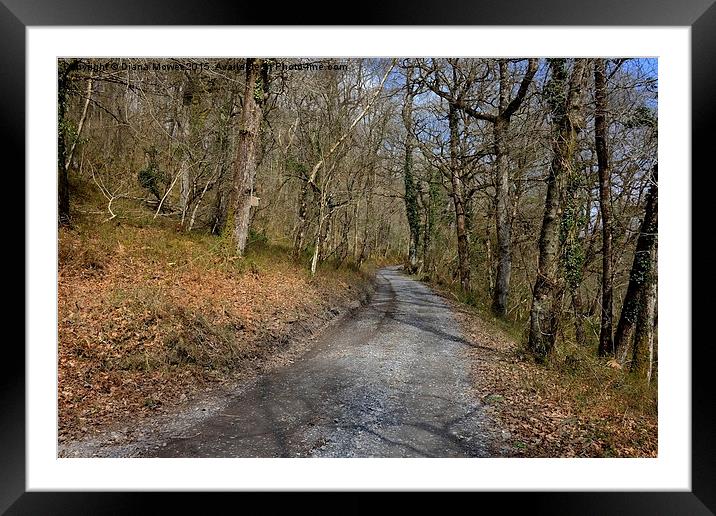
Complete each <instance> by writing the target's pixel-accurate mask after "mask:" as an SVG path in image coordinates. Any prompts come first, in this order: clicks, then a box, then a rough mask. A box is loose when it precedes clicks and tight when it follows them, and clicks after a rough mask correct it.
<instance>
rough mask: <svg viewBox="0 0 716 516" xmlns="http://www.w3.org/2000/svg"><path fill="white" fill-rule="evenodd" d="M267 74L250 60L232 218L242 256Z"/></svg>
mask: <svg viewBox="0 0 716 516" xmlns="http://www.w3.org/2000/svg"><path fill="white" fill-rule="evenodd" d="M262 72H263V73H262ZM265 72H266V68H265V67H264V63H263V60H262V59H257V58H247V59H246V89H245V92H244V106H243V111H242V112H241V122H240V129H239V142H238V152H237V157H236V168H235V170H234V190H233V201H234V202H233V213H232V217H229V219H230V220H231V219H232V218H233V220H231V222H232V226H233V227H232V230H233V235H232V236H233V245H234V248H235V249H236V253H237V254H238V255H240V256H241V255H243V254H244V251H245V249H246V240H247V239H248V235H249V217H250V213H251V195H252V192H253V188H254V179H255V177H256V167H257V164H258V151H259V140H260V137H261V121H262V119H263V103H264V98H265V95H266V91H267V89H268V85H267V84H266V81H267V79H268V77H267V74H266V73H265Z"/></svg>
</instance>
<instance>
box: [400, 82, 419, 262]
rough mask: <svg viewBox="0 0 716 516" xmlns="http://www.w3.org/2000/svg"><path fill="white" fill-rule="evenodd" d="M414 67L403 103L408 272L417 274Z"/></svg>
mask: <svg viewBox="0 0 716 516" xmlns="http://www.w3.org/2000/svg"><path fill="white" fill-rule="evenodd" d="M412 73H413V70H412V68H408V70H407V71H406V80H405V88H406V93H405V101H404V104H403V124H404V125H405V165H404V167H403V176H404V181H405V212H406V215H407V218H408V228H409V232H410V240H409V243H408V272H410V273H411V274H415V272H416V271H417V270H418V248H419V246H420V213H419V209H418V193H417V186H416V184H415V177H414V175H413V150H414V149H415V134H414V132H413V127H412V126H413V91H412V87H413V85H412V77H411V75H412Z"/></svg>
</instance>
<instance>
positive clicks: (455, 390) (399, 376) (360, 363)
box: [93, 268, 500, 457]
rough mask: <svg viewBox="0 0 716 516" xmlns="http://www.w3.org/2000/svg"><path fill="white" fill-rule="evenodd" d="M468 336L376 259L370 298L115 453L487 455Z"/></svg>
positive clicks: (438, 302) (436, 302) (490, 446)
mask: <svg viewBox="0 0 716 516" xmlns="http://www.w3.org/2000/svg"><path fill="white" fill-rule="evenodd" d="M470 346H471V344H470V342H469V341H467V340H465V339H464V338H463V336H462V335H461V332H460V329H459V326H458V323H457V322H456V320H455V318H454V317H453V314H452V312H451V311H450V309H449V307H448V306H447V304H446V303H445V302H444V301H443V300H442V299H441V298H440V297H438V296H437V295H435V294H434V293H433V292H432V291H431V290H430V289H429V288H428V287H427V286H425V285H423V284H421V283H419V282H417V281H414V280H412V279H410V278H408V277H406V276H405V275H403V274H401V273H400V272H399V271H398V270H397V269H396V268H386V269H382V270H380V271H379V272H378V277H377V287H376V292H375V294H374V296H373V299H372V302H371V303H370V304H369V305H368V306H366V307H363V308H361V309H359V310H358V311H357V312H356V313H355V314H354V315H353V316H352V317H351V318H350V319H348V320H346V321H344V322H343V323H342V324H340V325H338V326H336V327H334V328H332V329H331V330H329V331H327V332H326V333H324V334H323V335H321V336H320V338H319V339H317V340H316V342H315V343H314V344H313V346H312V348H311V350H310V351H308V352H307V353H306V354H305V355H303V356H302V357H300V358H299V359H297V360H296V361H295V363H293V364H291V365H288V366H286V367H283V368H281V369H279V370H277V371H275V372H273V373H270V374H268V375H265V376H263V377H261V378H259V379H258V380H257V381H256V382H254V383H253V384H252V385H250V386H248V387H247V388H246V389H244V390H243V391H241V392H239V393H236V394H235V395H234V396H233V397H232V399H231V400H229V401H228V403H225V404H223V405H222V406H221V407H220V408H217V409H216V410H213V411H211V412H207V413H206V416H205V417H203V418H200V419H198V420H197V419H196V418H194V420H193V421H192V422H190V423H189V424H187V425H185V428H183V429H181V431H180V432H174V436H170V437H168V438H167V437H162V436H161V435H154V436H152V435H151V433H150V434H149V435H145V436H144V437H143V439H142V441H143V442H142V443H141V445H137V446H130V448H131V449H127V448H126V447H125V449H124V451H123V452H122V453H121V455H124V456H127V455H129V456H145V457H484V456H494V455H498V454H499V444H498V443H499V441H500V439H499V437H498V432H499V431H498V430H497V429H496V428H495V425H494V422H493V421H492V420H490V419H488V418H487V416H486V415H485V413H484V411H483V407H482V405H481V404H480V403H479V402H478V401H477V400H476V399H475V398H474V397H473V396H472V394H471V393H472V392H473V391H472V389H471V385H470V361H469V357H468V353H467V350H469V349H470ZM177 433H179V434H180V435H177ZM115 453H118V450H114V453H113V452H112V450H111V449H105V450H104V451H103V452H102V453H100V455H105V456H106V455H107V454H110V455H112V454H115ZM93 455H98V453H97V452H96V451H95V452H94V453H93Z"/></svg>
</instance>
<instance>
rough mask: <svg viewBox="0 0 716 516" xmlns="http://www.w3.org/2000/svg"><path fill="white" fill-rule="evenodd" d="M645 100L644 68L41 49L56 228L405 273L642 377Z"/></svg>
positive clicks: (616, 63)
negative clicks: (147, 234)
mask: <svg viewBox="0 0 716 516" xmlns="http://www.w3.org/2000/svg"><path fill="white" fill-rule="evenodd" d="M657 92H658V89H657V62H656V60H655V59H622V58H619V59H602V58H595V59H557V58H555V59H536V58H532V59H468V58H451V59H444V58H440V59H431V58H425V59H415V58H409V59H373V58H366V59H324V58H321V59H305V58H302V59H268V58H265V59H259V58H249V59H243V58H242V59H222V60H192V59H164V60H146V59H115V60H110V61H107V60H95V59H66V60H60V61H59V62H58V95H59V97H58V106H59V119H58V120H59V125H58V129H59V133H58V134H59V136H58V151H59V153H58V169H59V220H60V224H61V225H62V226H64V227H67V228H70V229H71V228H72V227H73V225H76V224H79V223H87V222H88V221H89V222H90V224H92V225H96V226H102V225H106V226H109V225H113V224H122V223H130V221H131V223H132V224H137V223H138V222H137V221H141V224H142V225H143V226H152V225H157V226H159V225H163V226H166V225H167V224H171V225H172V227H173V229H174V230H175V231H176V232H182V233H192V234H194V233H198V234H202V235H213V237H212V238H215V239H216V242H219V243H220V244H221V246H223V249H224V250H225V252H226V253H227V254H228V255H230V256H232V257H241V256H242V255H244V254H245V253H247V252H250V250H251V248H252V246H261V245H264V246H265V245H271V246H274V247H275V248H276V249H284V250H285V252H287V253H289V254H290V256H291V257H292V259H293V260H295V262H296V263H299V264H301V266H302V267H305V268H306V269H307V270H308V271H310V273H311V274H322V270H325V269H326V267H328V266H330V267H333V268H345V267H348V268H353V269H356V268H358V269H360V268H361V267H364V265H365V264H366V263H368V262H369V261H373V262H376V261H377V262H378V263H404V264H405V266H406V270H407V271H409V272H410V273H412V274H415V275H417V276H418V277H419V278H420V279H423V280H425V281H429V282H431V283H433V284H434V285H436V286H437V287H438V288H442V289H445V290H446V291H450V292H452V293H453V295H454V296H455V297H457V298H458V299H459V300H461V301H464V302H466V303H470V304H473V305H476V306H481V307H484V308H485V309H486V310H487V309H489V310H490V311H491V312H492V313H493V314H494V316H495V317H496V318H497V319H498V320H501V321H504V323H505V324H506V325H509V326H510V327H511V328H513V329H514V330H515V331H516V332H518V333H519V337H520V339H521V341H522V342H523V343H524V348H525V350H526V351H528V352H529V353H528V354H529V355H530V356H532V357H533V358H534V359H536V360H537V361H538V362H545V361H549V360H550V358H551V357H554V356H555V354H556V355H558V356H559V357H560V359H561V360H563V361H567V362H569V360H571V359H573V357H574V356H578V355H579V354H580V353H581V354H584V353H586V354H589V355H593V356H598V357H604V360H606V361H608V363H609V364H610V366H611V367H613V368H615V369H623V370H624V372H625V374H626V373H627V372H629V373H631V374H632V375H633V376H634V377H637V378H640V379H643V380H644V381H646V382H647V383H651V384H652V386H653V384H654V383H655V378H656V372H657V368H656V365H657V345H656V313H657V309H656V297H657V296H656V288H657V280H656V273H657V268H656V263H657V255H656V253H657V238H656V235H657V96H658V95H657ZM238 259H240V258H238ZM575 350H576V351H575Z"/></svg>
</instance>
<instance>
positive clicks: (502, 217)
mask: <svg viewBox="0 0 716 516" xmlns="http://www.w3.org/2000/svg"><path fill="white" fill-rule="evenodd" d="M502 66H503V65H502V64H500V70H501V72H500V77H501V81H500V89H502V88H503V87H506V86H507V85H506V78H505V79H504V80H502V74H503V72H502ZM505 67H506V65H505ZM504 73H506V72H504ZM503 84H504V86H503ZM501 97H502V95H501ZM508 126H509V120H507V119H504V118H502V117H497V119H496V120H495V123H494V124H493V134H494V138H495V150H494V152H495V173H496V174H495V175H496V177H495V179H496V184H495V187H496V188H495V189H496V199H495V200H496V202H495V223H496V225H497V276H496V278H495V290H494V295H493V299H492V311H493V312H494V313H495V315H498V316H504V315H505V312H506V311H507V295H508V293H509V290H510V275H511V273H512V251H511V248H512V242H511V240H512V235H511V233H512V227H511V226H512V224H511V221H510V174H509V170H508V167H507V154H506V153H505V137H506V133H507V128H508Z"/></svg>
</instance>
